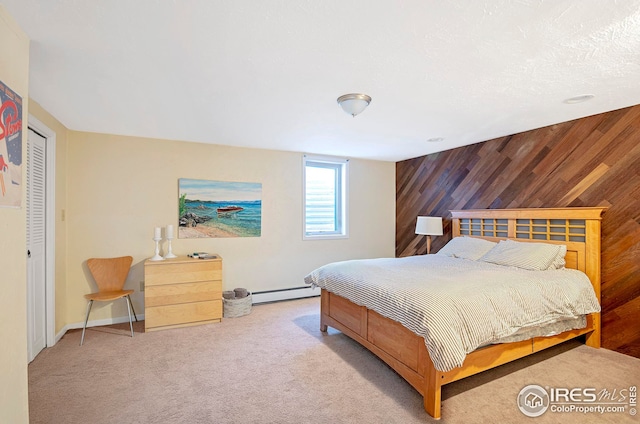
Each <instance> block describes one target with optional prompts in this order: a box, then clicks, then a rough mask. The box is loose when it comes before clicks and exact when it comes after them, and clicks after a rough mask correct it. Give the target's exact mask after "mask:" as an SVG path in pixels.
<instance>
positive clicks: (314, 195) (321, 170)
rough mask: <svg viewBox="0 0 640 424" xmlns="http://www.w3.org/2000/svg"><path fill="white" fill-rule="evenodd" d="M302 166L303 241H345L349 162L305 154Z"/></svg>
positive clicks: (346, 234)
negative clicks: (320, 239)
mask: <svg viewBox="0 0 640 424" xmlns="http://www.w3.org/2000/svg"><path fill="white" fill-rule="evenodd" d="M303 165H304V166H303V176H302V178H303V191H304V192H303V198H304V229H303V231H304V233H303V234H304V236H303V238H304V239H307V240H309V239H318V238H346V237H347V236H348V233H347V209H348V208H347V206H348V204H347V187H348V184H347V175H348V170H349V161H348V160H347V159H334V158H322V157H313V156H306V155H305V156H304V157H303Z"/></svg>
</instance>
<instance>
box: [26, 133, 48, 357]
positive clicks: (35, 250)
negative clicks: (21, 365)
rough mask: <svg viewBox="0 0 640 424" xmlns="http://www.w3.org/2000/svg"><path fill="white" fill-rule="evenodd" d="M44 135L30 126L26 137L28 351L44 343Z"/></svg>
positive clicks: (33, 351) (36, 350)
mask: <svg viewBox="0 0 640 424" xmlns="http://www.w3.org/2000/svg"><path fill="white" fill-rule="evenodd" d="M46 163H47V161H46V139H45V138H44V137H43V136H41V135H40V134H38V133H36V132H34V131H33V130H32V129H31V128H29V137H28V139H27V314H28V316H27V326H28V328H27V353H28V355H29V358H28V361H29V362H31V361H33V359H34V358H35V357H36V355H38V353H40V351H41V350H42V349H44V348H45V347H46V336H47V332H46V328H47V319H46V306H45V305H46V296H45V293H46V285H45V284H46V262H45V234H46V231H45V230H46V219H45V218H46V214H45V210H46V209H45V199H46V197H45V196H46V190H45V188H46V179H45V176H46V175H47V174H46Z"/></svg>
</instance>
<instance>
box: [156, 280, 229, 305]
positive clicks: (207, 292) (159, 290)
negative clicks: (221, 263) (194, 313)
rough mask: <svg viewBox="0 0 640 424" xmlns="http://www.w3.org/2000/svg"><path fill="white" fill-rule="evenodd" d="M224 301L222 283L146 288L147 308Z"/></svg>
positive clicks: (209, 282) (211, 282)
mask: <svg viewBox="0 0 640 424" xmlns="http://www.w3.org/2000/svg"><path fill="white" fill-rule="evenodd" d="M220 299H222V281H220V280H218V281H202V282H198V283H181V284H164V285H159V286H150V287H147V288H146V292H145V296H144V304H145V307H149V306H161V305H172V304H179V303H189V302H201V301H204V300H220Z"/></svg>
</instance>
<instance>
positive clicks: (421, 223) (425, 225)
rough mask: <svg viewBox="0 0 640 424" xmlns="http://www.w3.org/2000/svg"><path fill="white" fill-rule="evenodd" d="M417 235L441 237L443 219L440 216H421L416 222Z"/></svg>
mask: <svg viewBox="0 0 640 424" xmlns="http://www.w3.org/2000/svg"><path fill="white" fill-rule="evenodd" d="M416 234H424V235H429V236H441V235H442V218H441V217H439V216H419V217H418V219H417V221H416Z"/></svg>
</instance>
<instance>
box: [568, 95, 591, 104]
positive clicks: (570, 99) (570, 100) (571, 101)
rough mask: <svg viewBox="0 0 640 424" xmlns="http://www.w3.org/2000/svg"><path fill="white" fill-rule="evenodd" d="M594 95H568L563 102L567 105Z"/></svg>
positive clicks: (589, 98) (584, 100)
mask: <svg viewBox="0 0 640 424" xmlns="http://www.w3.org/2000/svg"><path fill="white" fill-rule="evenodd" d="M594 97H595V96H594V95H593V94H581V95H579V96H575V97H569V98H568V99H566V100H564V103H566V104H568V105H572V104H574V103H582V102H586V101H587V100H591V99H593V98H594Z"/></svg>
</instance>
